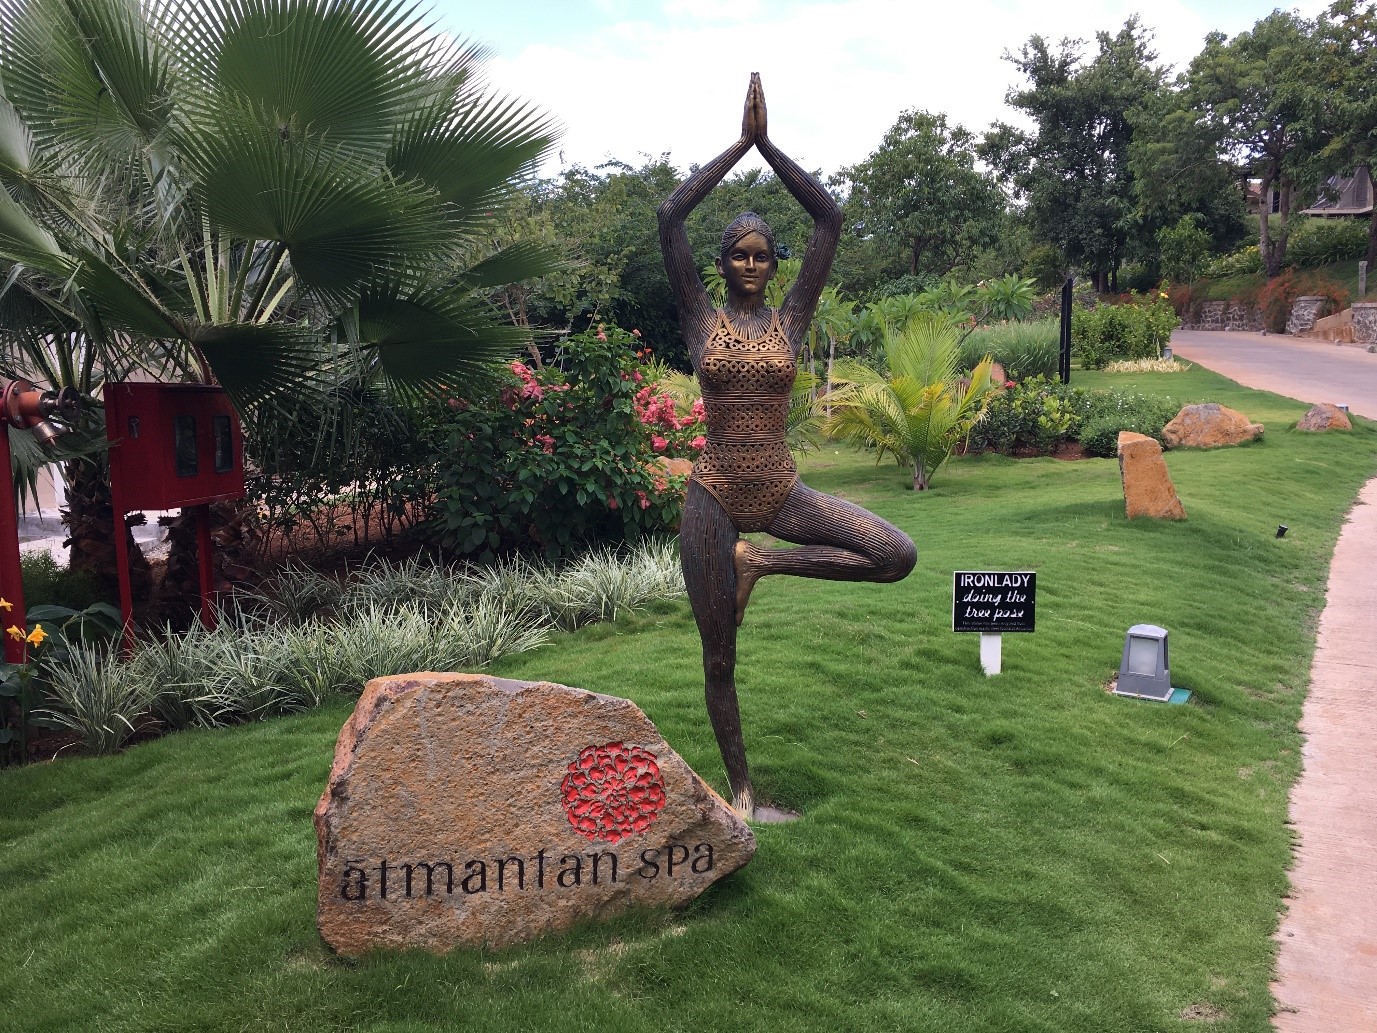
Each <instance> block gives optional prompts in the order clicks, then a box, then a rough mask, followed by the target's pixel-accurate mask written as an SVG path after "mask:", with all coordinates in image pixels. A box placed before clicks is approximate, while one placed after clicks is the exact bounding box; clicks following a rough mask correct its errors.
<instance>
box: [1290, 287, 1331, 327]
mask: <svg viewBox="0 0 1377 1033" xmlns="http://www.w3.org/2000/svg"><path fill="white" fill-rule="evenodd" d="M1324 302H1325V299H1324V298H1322V297H1320V296H1318V295H1315V294H1307V295H1306V296H1305V297H1303V298H1297V299H1296V303H1295V304H1294V305H1292V306H1291V315H1289V316H1288V317H1287V318H1286V332H1287V333H1288V334H1303V333H1305V331H1307V330H1309V329H1310V328H1311V327H1313V326H1314V325H1315V320H1316V319H1318V318H1319V317H1320V309H1321V308H1322V307H1323V305H1324Z"/></svg>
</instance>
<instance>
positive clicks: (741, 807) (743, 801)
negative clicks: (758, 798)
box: [732, 788, 755, 821]
mask: <svg viewBox="0 0 1377 1033" xmlns="http://www.w3.org/2000/svg"><path fill="white" fill-rule="evenodd" d="M732 810H734V811H735V812H736V813H737V816H738V817H740V818H741V820H742V821H754V820H755V797H754V796H753V795H752V794H751V791H750V789H749V788H747V789H743V790H742V791H741V792H739V793H733V794H732Z"/></svg>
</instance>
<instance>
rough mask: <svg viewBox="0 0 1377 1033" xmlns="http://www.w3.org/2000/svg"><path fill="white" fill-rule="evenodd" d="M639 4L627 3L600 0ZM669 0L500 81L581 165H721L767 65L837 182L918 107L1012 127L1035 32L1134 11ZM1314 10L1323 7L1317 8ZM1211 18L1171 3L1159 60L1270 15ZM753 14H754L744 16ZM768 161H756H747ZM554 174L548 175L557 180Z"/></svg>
mask: <svg viewBox="0 0 1377 1033" xmlns="http://www.w3.org/2000/svg"><path fill="white" fill-rule="evenodd" d="M599 2H600V3H603V4H606V5H607V6H608V7H610V8H613V9H619V10H622V11H627V13H628V14H629V13H630V12H629V9H628V8H627V6H626V5H624V4H620V3H618V2H617V0H599ZM781 6H785V5H780V4H775V5H774V6H773V7H771V6H769V5H768V4H755V3H746V2H737V3H734V2H732V0H707V2H704V0H667V2H666V3H665V5H664V12H665V15H666V16H665V17H663V18H655V20H650V18H652V17H653V15H652V14H650V13H649V12H647V9H646V8H645V7H644V6H642V7H640V8H639V9H638V10H639V11H641V12H643V13H642V14H641V16H640V17H635V18H632V17H628V18H627V19H625V20H622V21H614V22H611V23H609V24H603V25H600V26H597V27H596V28H594V29H590V30H589V31H587V32H585V33H581V34H578V35H575V36H571V37H569V38H568V39H567V40H564V41H562V42H561V43H560V44H558V45H554V44H551V43H549V42H546V43H542V44H535V45H531V46H527V47H525V48H524V49H521V50H519V51H517V52H515V53H512V54H511V55H510V56H504V57H502V58H500V59H496V60H494V61H493V62H492V63H491V65H490V66H489V68H488V75H489V79H490V81H491V82H493V83H494V84H495V85H497V86H499V87H501V88H502V89H504V90H507V91H510V92H512V93H516V94H519V95H521V96H523V97H525V98H527V99H529V100H531V101H533V102H535V103H536V104H538V105H540V106H542V107H544V108H547V109H549V110H550V111H551V112H553V113H554V114H555V115H556V116H557V117H559V118H560V120H561V121H562V122H563V123H564V125H565V127H566V132H565V135H564V138H563V141H562V150H563V154H564V157H565V160H566V161H567V162H570V163H572V162H579V163H583V164H588V165H595V164H598V163H599V162H601V161H604V160H606V159H608V158H615V159H618V160H621V161H626V162H629V163H631V164H637V163H638V162H639V161H640V160H641V156H642V155H651V156H658V155H659V154H661V153H662V152H665V151H669V152H671V156H672V159H673V161H674V162H675V164H677V165H678V166H679V167H680V168H681V169H682V168H684V167H686V166H687V165H689V164H690V163H701V162H704V161H707V160H708V159H710V158H712V157H713V156H714V155H715V154H717V153H718V152H720V151H721V150H722V149H723V148H724V147H726V146H727V145H728V144H730V143H731V142H732V141H733V140H734V139H735V138H736V134H737V133H738V131H739V128H740V112H741V104H742V101H743V99H744V97H745V93H746V85H747V81H748V79H749V76H750V73H751V72H760V73H761V77H762V80H763V82H764V86H765V95H766V98H767V100H768V102H769V112H770V135H771V137H772V138H773V139H774V140H775V141H776V142H777V143H778V144H779V145H780V146H781V147H783V148H784V149H785V150H786V151H788V152H789V153H790V154H791V155H793V156H794V157H795V158H796V159H797V160H798V161H799V162H800V163H801V164H803V165H805V166H807V167H809V168H821V169H822V170H823V171H824V172H826V173H831V172H834V171H836V170H837V169H838V168H840V167H842V166H844V165H848V164H852V163H854V162H857V161H860V160H862V159H864V158H865V157H866V155H868V154H869V153H870V152H871V151H872V150H873V149H874V148H875V147H876V146H877V145H878V144H879V141H880V139H881V137H882V136H883V134H884V132H885V130H887V129H888V128H889V126H890V125H892V124H893V122H894V120H895V118H896V117H897V116H898V114H899V112H901V111H902V110H904V109H905V108H911V107H912V108H926V109H928V110H930V111H935V112H937V111H940V112H945V113H946V114H947V116H948V120H949V121H951V122H956V123H960V124H962V125H964V126H966V127H967V128H968V129H970V130H972V131H974V132H977V133H979V132H981V131H983V130H984V129H985V128H986V127H987V126H988V125H989V124H990V123H992V122H994V121H995V120H1004V121H1014V120H1016V117H1017V114H1016V112H1014V111H1013V110H1012V109H1010V108H1008V107H1007V106H1006V105H1005V104H1004V94H1005V91H1006V90H1007V89H1008V87H1009V86H1010V85H1011V84H1013V83H1014V82H1015V80H1016V78H1017V72H1016V70H1015V69H1014V67H1013V66H1012V65H1011V64H1009V63H1008V62H1006V61H1004V60H1002V55H1003V54H1004V53H1005V51H1006V50H1007V51H1016V50H1018V49H1019V47H1021V46H1022V45H1023V43H1024V42H1026V41H1027V39H1028V38H1029V37H1030V36H1031V35H1033V34H1034V33H1038V34H1041V35H1042V36H1043V37H1045V38H1047V39H1048V40H1049V41H1052V42H1057V41H1060V40H1061V39H1062V38H1063V37H1073V38H1075V37H1079V38H1083V39H1086V41H1087V45H1086V48H1085V53H1086V54H1087V55H1090V54H1092V53H1093V50H1094V33H1095V31H1096V30H1103V31H1109V32H1116V31H1118V29H1119V28H1121V27H1122V25H1123V23H1124V20H1125V19H1126V18H1127V17H1128V16H1129V15H1130V14H1132V13H1133V11H1134V9H1135V7H1136V5H1135V4H1132V3H1129V2H1127V0H1095V2H1092V0H1064V2H1063V3H1062V4H1060V5H1057V6H1056V7H1055V9H1054V8H1053V7H1050V6H1045V5H1038V6H1037V7H1034V6H1032V5H1028V4H1024V3H1014V2H1008V0H1005V2H1001V0H968V2H966V3H962V4H952V3H948V4H940V5H938V4H934V5H926V4H923V5H920V4H913V3H902V2H898V0H843V2H834V3H804V4H793V5H787V9H783V10H780V9H778V8H780V7H781ZM1310 6H1311V7H1312V8H1313V9H1312V10H1306V11H1304V13H1306V14H1314V13H1316V12H1317V11H1318V10H1320V9H1322V6H1323V4H1322V3H1314V2H1312V3H1311V4H1310ZM1258 8H1259V9H1258V10H1256V11H1254V12H1251V13H1243V14H1235V15H1234V23H1233V24H1226V19H1225V18H1224V16H1223V15H1219V14H1211V15H1209V16H1206V15H1203V14H1202V13H1201V12H1200V11H1199V10H1197V9H1196V8H1195V7H1194V6H1193V5H1192V4H1190V3H1187V2H1184V0H1158V3H1156V4H1155V5H1154V6H1153V7H1152V8H1151V14H1150V15H1149V16H1147V17H1146V18H1144V22H1145V24H1146V25H1147V26H1148V28H1150V29H1151V30H1153V33H1154V37H1155V42H1154V46H1155V49H1156V50H1157V52H1158V54H1159V55H1160V57H1161V59H1162V60H1164V61H1166V62H1168V63H1171V64H1173V65H1175V66H1176V67H1177V69H1178V70H1180V69H1183V68H1184V67H1185V65H1186V64H1187V63H1188V62H1189V61H1190V59H1191V57H1192V56H1193V55H1194V54H1196V53H1197V52H1198V51H1199V49H1200V47H1201V45H1202V43H1203V41H1204V37H1205V34H1206V33H1207V32H1208V31H1210V30H1211V29H1215V28H1217V29H1220V30H1221V31H1224V32H1227V33H1230V34H1233V33H1236V32H1239V31H1242V30H1243V29H1246V28H1249V27H1250V26H1251V25H1252V23H1253V22H1254V21H1255V20H1256V19H1257V18H1259V17H1262V16H1263V15H1265V14H1267V13H1268V11H1269V10H1270V6H1267V7H1266V9H1263V5H1262V4H1259V5H1258ZM743 18H744V20H743ZM752 163H755V164H758V163H759V162H758V159H756V158H754V156H751V157H748V158H747V159H746V160H745V161H744V162H743V167H744V166H746V165H749V164H752ZM554 170H555V169H554V167H551V168H550V169H548V170H547V171H554Z"/></svg>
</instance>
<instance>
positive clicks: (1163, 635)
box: [1114, 624, 1190, 703]
mask: <svg viewBox="0 0 1377 1033" xmlns="http://www.w3.org/2000/svg"><path fill="white" fill-rule="evenodd" d="M1167 657H1168V654H1167V629H1166V628H1159V627H1158V626H1157V625H1155V624H1135V625H1133V627H1131V628H1129V629H1128V634H1127V635H1126V636H1125V637H1124V655H1123V659H1122V660H1121V661H1120V662H1119V681H1118V684H1116V685H1115V686H1114V693H1115V695H1118V696H1133V697H1135V698H1137V699H1150V700H1155V701H1156V702H1158V703H1181V702H1185V700H1186V698H1187V697H1189V695H1190V693H1188V692H1186V691H1185V690H1184V689H1173V688H1172V687H1171V665H1170V663H1169V662H1168V658H1167Z"/></svg>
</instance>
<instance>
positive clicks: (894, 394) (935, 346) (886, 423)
mask: <svg viewBox="0 0 1377 1033" xmlns="http://www.w3.org/2000/svg"><path fill="white" fill-rule="evenodd" d="M884 343H885V355H886V357H887V358H888V360H889V375H888V376H887V377H886V376H884V375H882V374H879V373H876V372H875V371H874V370H872V369H870V367H868V366H865V365H862V364H860V363H847V364H846V365H845V367H844V370H841V371H839V373H838V375H839V377H842V378H845V380H846V381H847V382H846V383H844V384H843V385H842V386H841V387H840V388H838V389H837V390H836V391H834V392H832V394H831V395H829V396H828V398H827V401H828V403H829V406H830V411H829V413H828V416H827V418H826V419H825V420H824V421H823V431H824V432H825V433H826V434H827V435H828V436H830V437H833V438H836V439H838V440H841V441H851V442H854V443H856V444H859V445H863V446H864V447H866V448H874V449H877V450H878V452H879V455H878V456H877V458H876V461H877V462H879V461H881V460H883V459H884V457H885V453H889V454H890V455H892V456H894V458H895V459H896V460H897V461H898V463H899V465H900V466H911V467H912V469H913V490H914V491H925V490H927V488H928V487H929V486H930V484H931V483H932V477H933V475H934V474H935V473H936V472H937V470H938V469H939V468H941V466H942V464H943V463H945V462H946V461H947V458H948V457H949V456H950V455H951V453H952V449H953V448H955V447H956V443H957V442H958V441H959V440H961V438H962V437H963V436H965V435H966V434H967V433H969V431H970V429H971V427H973V426H974V425H975V424H976V422H977V421H978V420H979V419H980V418H981V416H982V415H984V412H985V408H986V406H987V405H988V404H989V399H990V397H991V394H990V392H991V387H992V385H991V382H990V368H991V359H990V358H989V357H988V356H987V357H986V358H985V359H983V360H982V361H981V362H980V364H979V365H977V366H976V368H975V370H974V371H973V372H972V373H971V375H970V376H969V377H968V378H961V379H958V378H957V376H956V368H957V363H958V362H959V361H960V354H961V349H960V335H959V333H958V332H957V329H956V327H955V326H954V325H953V324H952V323H951V321H950V320H949V319H947V318H946V317H945V316H942V315H940V314H937V313H933V312H920V313H918V314H917V315H916V316H914V317H913V318H912V319H910V320H909V321H908V323H907V324H906V325H904V326H903V327H901V328H897V329H896V328H891V327H888V326H886V329H885V341H884Z"/></svg>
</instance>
